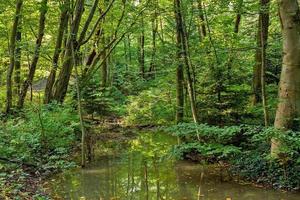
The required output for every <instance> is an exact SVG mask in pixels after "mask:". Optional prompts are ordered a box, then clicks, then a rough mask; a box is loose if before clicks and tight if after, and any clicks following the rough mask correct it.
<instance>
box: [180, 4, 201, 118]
mask: <svg viewBox="0 0 300 200" xmlns="http://www.w3.org/2000/svg"><path fill="white" fill-rule="evenodd" d="M174 7H175V8H174V9H175V17H176V31H177V36H178V37H180V39H181V49H180V50H181V56H180V57H181V59H180V60H182V61H184V63H185V72H186V78H187V89H188V94H189V99H190V104H191V111H192V116H193V120H194V122H195V123H198V116H197V108H196V100H195V95H194V87H193V80H192V76H191V72H190V71H191V70H190V69H191V68H192V64H191V61H190V58H189V52H188V51H189V48H188V41H187V35H186V31H185V23H184V20H183V17H182V12H181V9H182V8H181V1H180V0H174Z"/></svg>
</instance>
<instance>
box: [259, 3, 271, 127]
mask: <svg viewBox="0 0 300 200" xmlns="http://www.w3.org/2000/svg"><path fill="white" fill-rule="evenodd" d="M261 7H262V11H261V14H260V15H261V17H260V19H261V22H260V25H261V28H260V29H261V33H260V37H261V39H260V40H261V47H262V48H261V92H262V95H261V96H262V103H263V109H264V121H265V126H269V113H268V107H267V96H266V81H265V76H266V67H267V65H266V49H267V39H268V30H269V0H261Z"/></svg>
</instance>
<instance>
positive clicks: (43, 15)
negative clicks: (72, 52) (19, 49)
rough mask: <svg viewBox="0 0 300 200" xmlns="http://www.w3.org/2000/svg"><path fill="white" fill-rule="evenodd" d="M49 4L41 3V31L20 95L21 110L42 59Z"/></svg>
mask: <svg viewBox="0 0 300 200" xmlns="http://www.w3.org/2000/svg"><path fill="white" fill-rule="evenodd" d="M47 3H48V0H43V1H42V2H41V7H40V19H39V31H38V35H37V39H36V45H35V50H34V55H33V58H32V61H31V65H30V69H29V73H28V75H27V78H26V80H25V82H24V83H23V86H22V90H21V92H20V95H19V101H18V107H19V108H23V106H24V101H25V97H26V94H27V90H28V88H29V86H30V85H32V81H33V78H34V74H35V70H36V66H37V63H38V61H39V58H40V48H41V46H42V40H43V37H44V31H45V21H46V13H47V10H48V6H47Z"/></svg>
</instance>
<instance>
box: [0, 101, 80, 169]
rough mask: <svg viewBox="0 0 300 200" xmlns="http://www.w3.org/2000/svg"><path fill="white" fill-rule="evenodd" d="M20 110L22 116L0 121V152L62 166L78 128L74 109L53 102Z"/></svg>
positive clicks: (37, 162)
mask: <svg viewBox="0 0 300 200" xmlns="http://www.w3.org/2000/svg"><path fill="white" fill-rule="evenodd" d="M24 113H25V116H22V117H20V118H15V119H8V120H7V122H5V123H1V125H0V126H1V129H0V155H2V156H4V157H6V158H8V159H13V160H19V161H22V162H27V163H34V164H36V165H40V164H42V165H47V166H48V167H49V166H52V167H55V166H57V167H64V166H65V164H64V163H62V162H63V161H62V160H64V159H66V158H67V157H68V155H69V153H70V151H71V149H72V148H73V147H74V143H75V140H76V134H75V133H76V132H77V130H78V128H79V124H78V121H79V120H78V117H77V115H76V113H74V110H73V109H71V108H70V107H65V106H64V107H63V106H60V105H57V104H51V105H46V106H42V107H39V106H38V105H33V106H31V107H30V108H29V109H27V110H26V111H25V112H24ZM46 160H47V161H46ZM46 162H47V163H46Z"/></svg>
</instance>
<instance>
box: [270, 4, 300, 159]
mask: <svg viewBox="0 0 300 200" xmlns="http://www.w3.org/2000/svg"><path fill="white" fill-rule="evenodd" d="M278 4H279V16H280V21H281V26H282V35H283V61H282V72H281V77H280V85H279V97H278V98H279V99H278V101H279V102H278V106H277V111H276V118H275V123H274V126H275V128H277V129H280V130H282V131H286V130H291V129H295V128H297V127H298V126H299V121H298V118H299V116H300V79H299V77H300V56H299V55H300V34H299V31H300V10H299V5H298V1H297V0H280V1H278ZM280 148H281V144H280V141H278V140H277V139H273V140H272V147H271V154H272V155H273V156H277V154H278V152H279V150H280Z"/></svg>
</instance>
